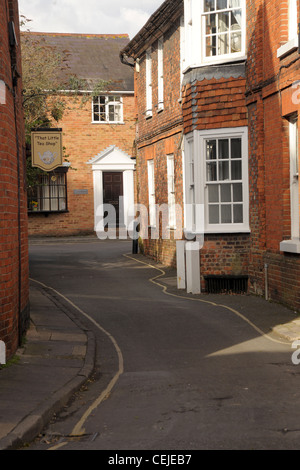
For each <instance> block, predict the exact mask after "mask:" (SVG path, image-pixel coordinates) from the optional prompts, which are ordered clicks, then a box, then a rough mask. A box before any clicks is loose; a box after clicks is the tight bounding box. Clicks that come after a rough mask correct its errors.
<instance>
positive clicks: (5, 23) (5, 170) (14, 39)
mask: <svg viewBox="0 0 300 470" xmlns="http://www.w3.org/2000/svg"><path fill="white" fill-rule="evenodd" d="M0 31H1V41H0V166H1V171H0V234H1V235H0V340H1V341H3V342H4V343H5V346H6V359H9V358H10V357H11V356H12V355H13V354H14V353H15V351H16V348H17V347H18V345H20V342H21V339H22V337H23V335H24V334H25V332H26V329H27V327H28V322H29V300H28V297H29V294H28V292H29V288H28V250H27V245H28V243H27V201H26V180H25V139H24V121H23V114H22V96H21V92H22V82H21V78H20V76H21V60H20V37H19V12H18V2H17V1H16V0H2V1H1V2H0Z"/></svg>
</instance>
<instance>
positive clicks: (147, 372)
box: [29, 240, 300, 451]
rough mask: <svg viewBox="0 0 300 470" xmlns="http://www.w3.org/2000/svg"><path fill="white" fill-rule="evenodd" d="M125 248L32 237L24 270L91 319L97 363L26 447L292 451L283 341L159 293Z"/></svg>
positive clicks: (299, 380)
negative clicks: (36, 240) (88, 377)
mask: <svg viewBox="0 0 300 470" xmlns="http://www.w3.org/2000/svg"><path fill="white" fill-rule="evenodd" d="M130 251H131V243H130V242H127V241H113V240H111V241H98V240H95V242H89V243H63V242H61V243H55V244H51V243H49V244H47V243H44V244H40V245H39V244H36V245H32V246H31V247H30V277H31V278H33V279H36V280H39V281H40V282H43V283H44V284H46V285H48V286H50V287H52V288H54V289H56V290H57V291H59V292H60V293H61V294H62V295H63V296H65V297H66V298H67V299H69V300H71V301H72V302H73V303H74V304H75V305H77V306H78V307H79V308H80V309H81V310H82V311H83V312H85V313H86V318H85V321H86V322H87V323H90V324H91V323H92V325H93V328H94V331H95V335H96V338H97V364H96V369H95V374H94V377H93V379H92V380H90V381H89V382H88V383H87V385H86V387H84V388H83V389H82V390H81V391H80V392H78V394H76V396H74V399H73V400H72V402H71V403H70V404H69V406H68V407H66V408H65V409H64V410H63V411H62V413H61V414H60V415H58V416H56V417H55V419H54V420H53V422H52V423H51V424H50V426H49V428H48V429H47V430H45V433H44V435H43V436H42V437H41V439H40V440H38V441H36V442H35V443H33V444H32V445H31V446H30V448H29V449H32V450H38V449H43V450H45V449H56V448H57V449H62V450H75V449H76V450H107V449H109V450H116V451H118V450H119V451H121V450H152V449H156V450H159V449H160V450H180V449H181V450H182V449H185V450H193V449H198V450H201V449H205V450H221V449H234V450H238V449H249V450H252V449H257V450H260V449H269V450H271V449H298V448H299V439H300V424H299V423H300V407H299V403H300V375H299V374H300V369H298V368H296V367H295V366H293V364H292V363H291V347H290V345H287V344H283V343H281V342H279V341H278V342H277V341H273V340H272V339H271V338H268V337H265V336H262V335H260V334H259V333H258V332H257V331H256V330H255V329H254V328H252V327H251V325H249V324H248V323H247V322H245V321H243V319H241V318H239V317H238V316H237V315H235V314H234V313H233V312H231V311H229V310H226V309H224V308H223V307H216V306H213V305H210V304H207V303H203V302H193V301H191V300H188V299H184V298H180V297H175V296H168V295H166V294H165V293H164V292H163V290H162V289H160V288H159V287H158V286H156V285H154V284H153V283H151V282H149V279H150V278H151V277H153V276H154V275H155V270H154V269H153V268H150V267H148V266H146V265H144V264H142V263H139V262H137V261H136V260H133V259H130V258H128V257H126V256H124V255H125V254H127V253H130ZM89 319H90V320H89ZM91 320H92V322H91ZM103 393H104V395H103ZM101 394H102V398H101ZM99 397H100V399H99ZM85 413H86V415H85ZM74 430H75V431H76V432H74Z"/></svg>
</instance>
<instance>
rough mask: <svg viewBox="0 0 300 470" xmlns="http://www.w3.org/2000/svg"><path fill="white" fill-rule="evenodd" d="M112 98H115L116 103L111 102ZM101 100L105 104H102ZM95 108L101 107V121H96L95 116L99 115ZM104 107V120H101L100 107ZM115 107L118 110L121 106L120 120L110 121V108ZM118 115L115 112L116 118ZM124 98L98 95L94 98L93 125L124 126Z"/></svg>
mask: <svg viewBox="0 0 300 470" xmlns="http://www.w3.org/2000/svg"><path fill="white" fill-rule="evenodd" d="M111 98H114V101H111ZM101 100H104V103H101ZM95 106H98V107H99V111H98V114H99V120H97V119H95V115H96V114H97V113H96V112H95ZM101 106H102V107H104V117H105V119H104V120H101V119H100V107H101ZM111 106H113V107H114V108H116V107H117V106H120V111H119V119H117V120H116V119H114V120H113V121H110V120H109V115H110V109H109V108H110V107H111ZM102 115H103V114H102ZM117 115H118V113H117V112H116V111H114V117H116V116H117ZM123 119H124V118H123V98H122V96H120V95H104V94H102V95H98V96H95V97H93V99H92V123H93V124H123V123H124V122H123Z"/></svg>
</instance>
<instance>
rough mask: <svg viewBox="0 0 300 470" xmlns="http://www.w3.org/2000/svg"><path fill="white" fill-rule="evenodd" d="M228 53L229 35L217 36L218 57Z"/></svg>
mask: <svg viewBox="0 0 300 470" xmlns="http://www.w3.org/2000/svg"><path fill="white" fill-rule="evenodd" d="M228 53H229V34H220V36H218V55H222V54H228Z"/></svg>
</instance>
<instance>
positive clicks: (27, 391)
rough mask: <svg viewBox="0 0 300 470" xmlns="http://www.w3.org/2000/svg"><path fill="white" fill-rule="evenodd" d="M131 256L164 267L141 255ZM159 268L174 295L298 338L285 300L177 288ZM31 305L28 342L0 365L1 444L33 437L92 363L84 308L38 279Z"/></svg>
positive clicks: (157, 279)
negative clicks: (82, 315)
mask: <svg viewBox="0 0 300 470" xmlns="http://www.w3.org/2000/svg"><path fill="white" fill-rule="evenodd" d="M132 257H135V258H136V260H137V262H139V261H142V262H146V263H148V262H149V263H151V264H152V265H153V266H156V267H159V268H160V269H161V268H162V267H161V266H160V265H158V264H156V263H155V262H153V261H150V260H147V259H146V258H144V257H143V256H142V255H133V256H132ZM155 274H156V276H155ZM157 274H159V273H157V272H156V273H155V271H154V277H153V282H154V284H157V288H160V287H163V288H164V289H165V291H166V292H169V293H170V294H171V295H180V296H181V297H182V296H184V297H187V298H191V297H193V298H194V299H195V298H198V299H200V300H201V299H204V301H207V302H214V303H217V304H220V305H223V306H224V307H225V308H230V309H234V310H235V311H237V312H239V313H240V314H241V316H242V317H243V318H245V319H246V320H247V321H249V324H251V325H254V326H255V327H257V328H258V329H259V330H260V331H262V332H265V333H266V334H272V335H275V336H277V337H279V338H282V339H283V340H284V341H286V342H293V341H294V340H297V339H300V317H299V315H298V314H297V313H296V312H292V311H291V310H289V309H287V308H286V307H284V306H281V305H279V304H276V303H272V302H269V301H266V300H264V299H262V298H259V297H255V296H251V295H242V296H241V295H236V296H233V295H209V296H207V295H202V297H201V295H200V296H192V295H191V294H186V293H185V292H183V291H178V289H177V287H176V273H175V271H174V270H171V269H165V270H163V271H160V274H159V275H157ZM30 306H31V313H30V317H31V321H30V328H29V330H28V332H27V335H26V339H25V342H24V345H22V347H20V348H19V349H18V351H17V352H16V355H15V357H14V358H13V360H11V361H8V363H7V364H6V365H5V366H1V365H0V450H14V449H19V448H22V447H23V446H26V444H27V443H29V442H31V441H33V440H34V439H35V438H36V437H37V436H38V435H39V434H40V433H42V431H43V429H44V428H45V427H46V426H47V424H48V423H49V422H50V421H51V419H52V418H53V416H54V415H55V414H56V413H58V412H59V411H61V410H62V409H63V407H64V406H66V405H67V403H68V401H69V400H70V398H71V397H72V395H73V394H74V393H75V392H76V391H77V390H79V389H80V387H81V386H83V385H84V383H85V382H86V381H87V380H88V378H89V377H90V376H91V374H92V373H93V369H94V364H95V362H94V361H95V351H96V342H95V337H94V334H93V331H92V328H91V329H90V328H89V327H88V326H87V325H86V323H83V322H82V318H80V312H78V311H77V310H76V309H75V308H73V307H72V306H71V305H69V304H67V303H64V302H63V300H62V299H61V298H60V297H59V296H58V295H56V294H55V292H54V291H52V290H50V289H48V288H47V287H46V286H44V285H41V284H39V283H37V282H34V281H32V282H31V284H30ZM262 312H263V315H262Z"/></svg>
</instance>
